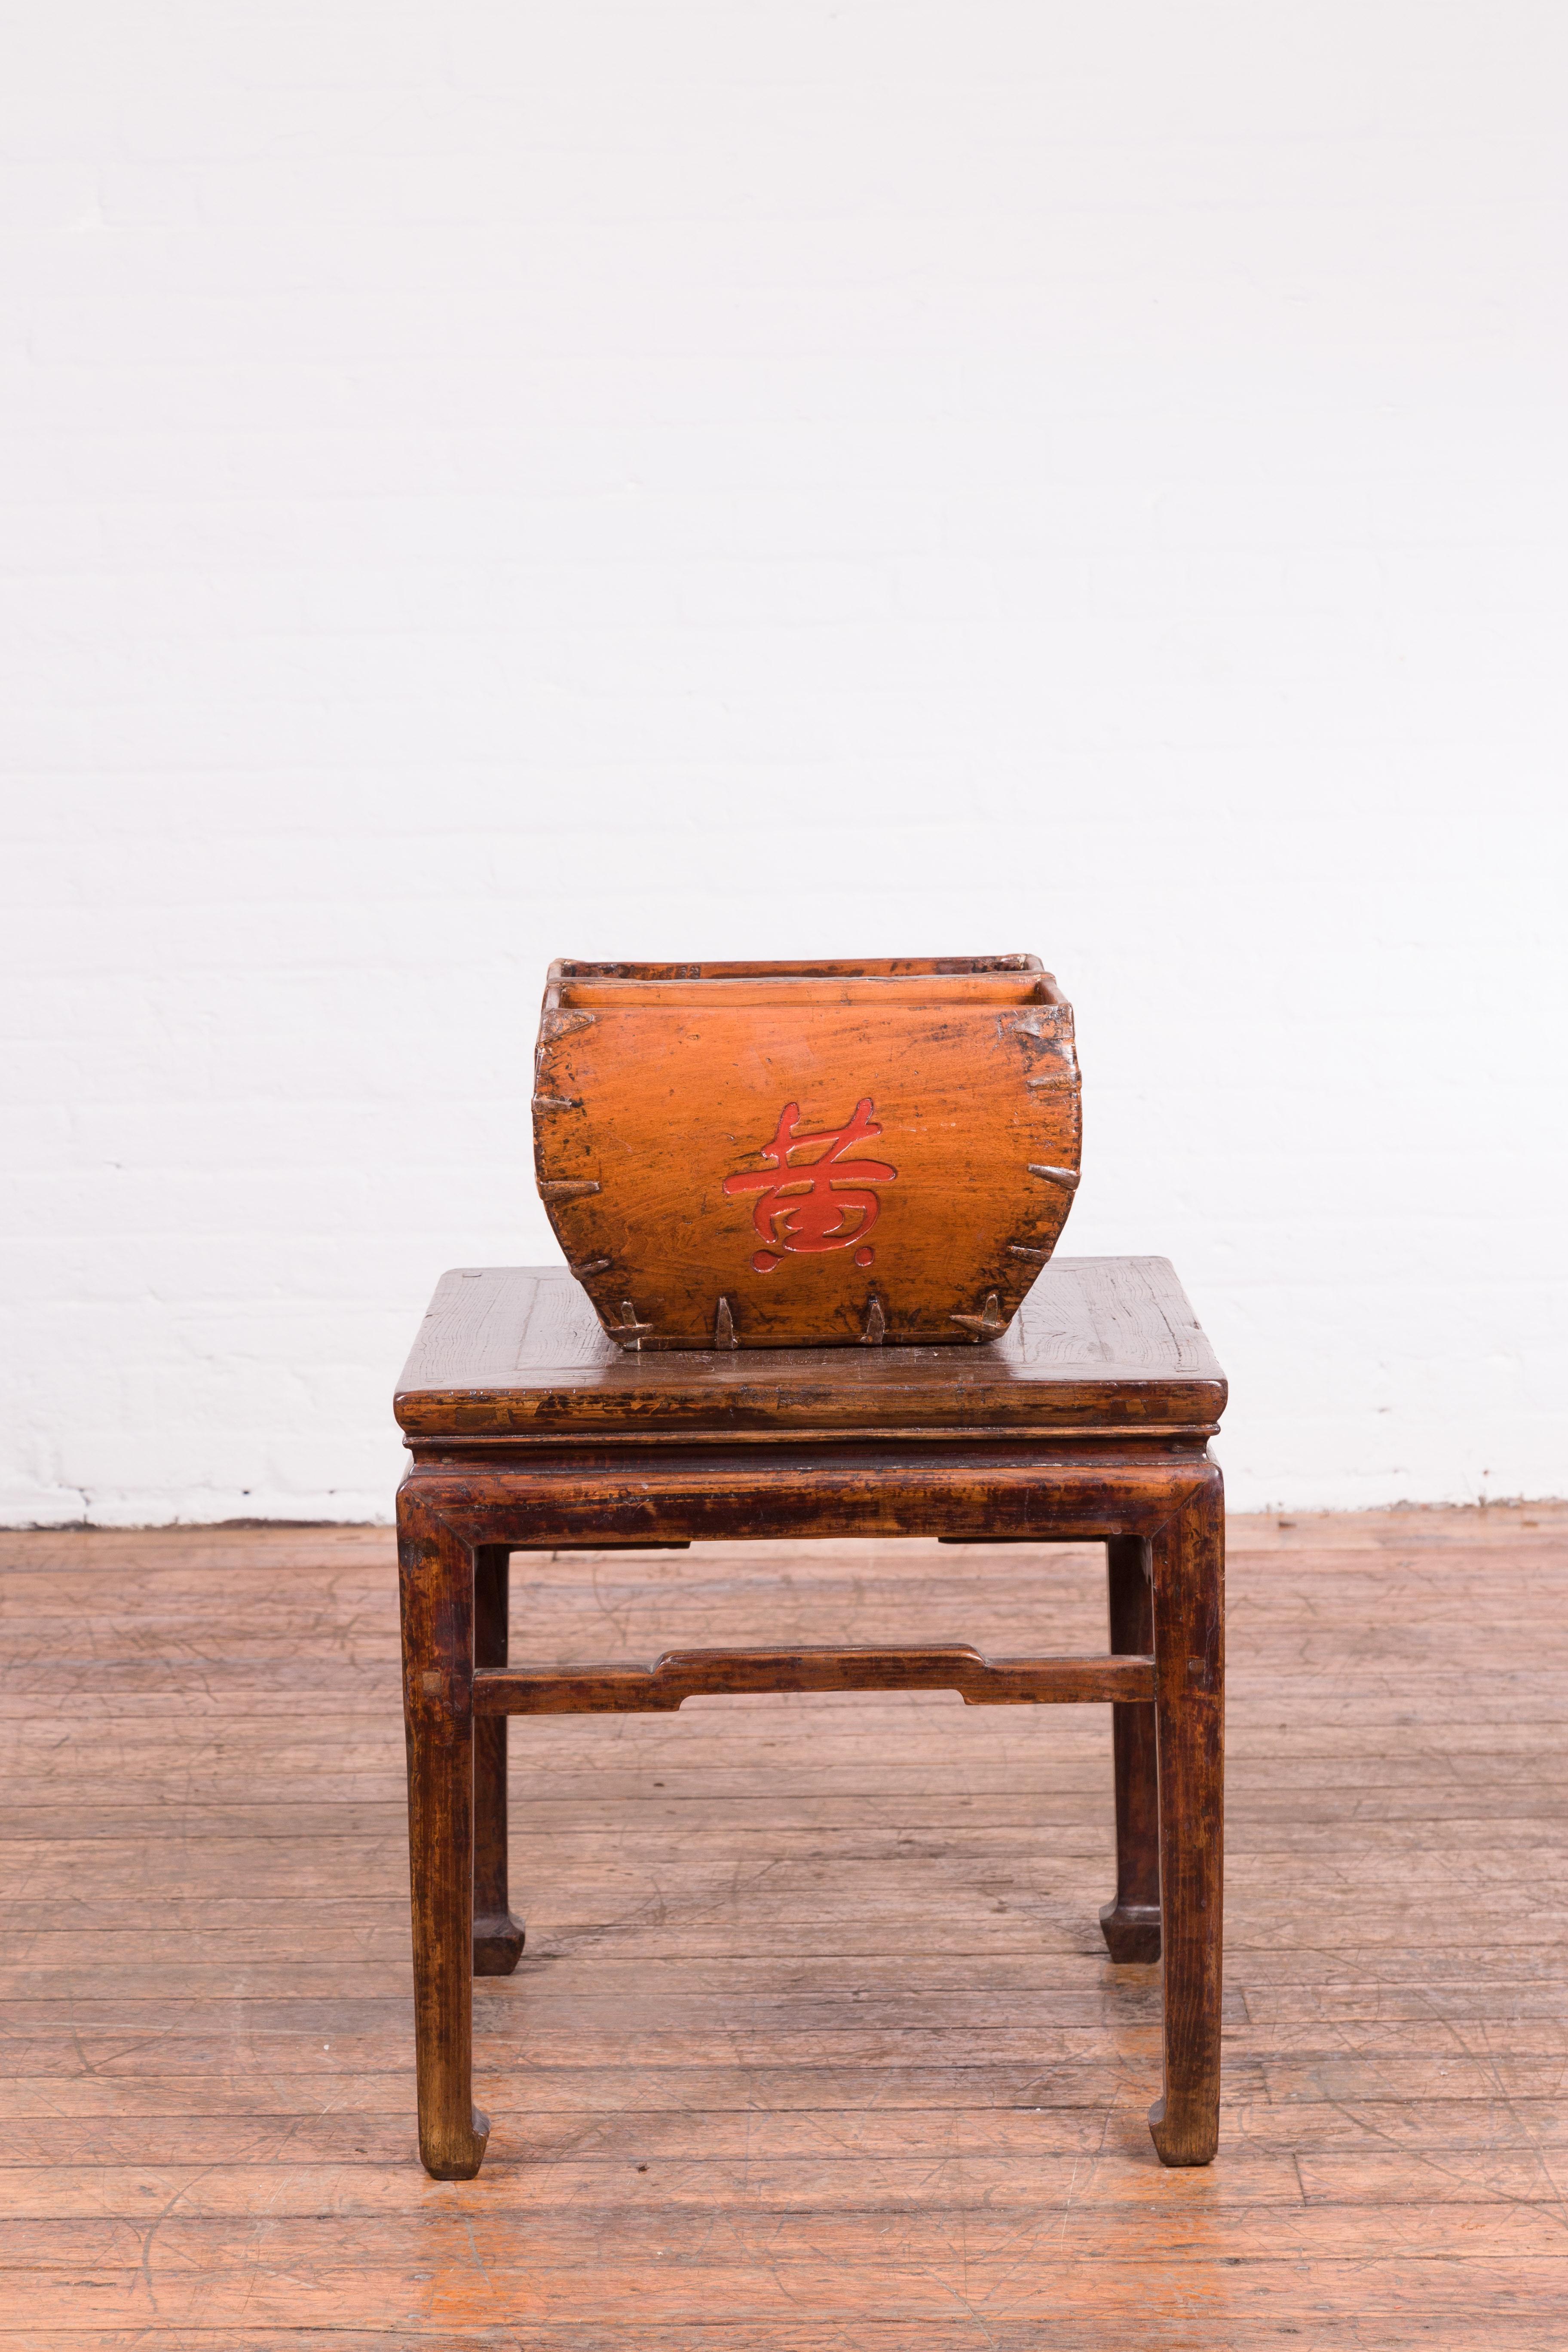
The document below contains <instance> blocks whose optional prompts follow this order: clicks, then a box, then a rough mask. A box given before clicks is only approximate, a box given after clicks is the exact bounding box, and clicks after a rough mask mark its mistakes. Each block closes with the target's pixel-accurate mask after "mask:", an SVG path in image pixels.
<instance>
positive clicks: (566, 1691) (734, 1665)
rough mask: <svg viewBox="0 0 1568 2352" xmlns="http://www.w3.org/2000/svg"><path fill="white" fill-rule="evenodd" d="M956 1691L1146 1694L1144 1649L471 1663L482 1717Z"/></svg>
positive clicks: (979, 1701)
mask: <svg viewBox="0 0 1568 2352" xmlns="http://www.w3.org/2000/svg"><path fill="white" fill-rule="evenodd" d="M898 1690H950V1691H956V1692H957V1693H958V1695H959V1696H960V1697H961V1698H962V1699H963V1702H964V1704H965V1705H966V1706H1041V1705H1047V1704H1050V1703H1052V1702H1055V1703H1056V1704H1058V1705H1068V1706H1071V1705H1081V1704H1082V1703H1084V1702H1085V1701H1094V1700H1097V1699H1112V1700H1115V1699H1121V1700H1132V1701H1138V1700H1152V1698H1153V1696H1154V1661H1153V1659H1152V1657H1151V1656H1142V1657H1110V1656H1107V1657H1103V1658H983V1657H982V1656H981V1655H980V1653H979V1651H978V1650H976V1649H974V1648H973V1647H972V1646H971V1645H970V1644H969V1643H967V1642H952V1643H931V1645H930V1646H929V1647H927V1648H922V1649H910V1647H909V1646H908V1645H907V1644H906V1645H904V1646H902V1647H900V1648H898V1649H874V1648H870V1647H861V1648H851V1647H844V1648H839V1649H799V1648H795V1649H787V1650H759V1649H754V1648H753V1649H745V1650H741V1649H735V1650H667V1651H666V1652H665V1654H664V1655H663V1656H662V1657H660V1658H656V1659H655V1661H654V1663H653V1664H652V1665H651V1666H576V1667H568V1668H566V1669H565V1670H563V1669H562V1668H560V1667H558V1666H514V1667H510V1668H509V1669H507V1670H506V1671H505V1672H502V1671H500V1669H497V1668H494V1667H491V1668H489V1669H483V1668H476V1670H475V1674H474V1710H475V1713H476V1714H479V1715H484V1716H498V1715H499V1716H507V1715H584V1714H602V1715H631V1714H637V1713H647V1712H660V1711H664V1710H667V1709H670V1708H674V1707H679V1706H685V1704H686V1702H687V1700H688V1699H690V1698H738V1697H741V1696H744V1695H746V1694H749V1693H754V1692H758V1691H898Z"/></svg>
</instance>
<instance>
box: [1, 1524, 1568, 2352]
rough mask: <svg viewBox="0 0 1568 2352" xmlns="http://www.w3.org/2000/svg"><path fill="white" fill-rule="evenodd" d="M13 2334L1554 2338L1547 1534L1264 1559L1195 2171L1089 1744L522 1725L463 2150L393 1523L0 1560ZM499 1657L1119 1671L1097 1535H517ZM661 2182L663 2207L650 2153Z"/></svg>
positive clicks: (834, 1708) (1216, 2347) (1088, 1728)
mask: <svg viewBox="0 0 1568 2352" xmlns="http://www.w3.org/2000/svg"><path fill="white" fill-rule="evenodd" d="M0 1548H3V1549H0V1557H3V1558H4V1559H5V1561H6V1562H7V1563H8V1564H9V1565H8V1566H7V1568H6V1570H5V1573H4V1574H3V1575H0V1624H3V1627H4V1638H5V1651H6V1655H7V1658H8V1660H9V1662H10V1663H9V1664H8V1667H7V1670H6V1674H5V1681H4V1685H3V1687H0V1738H3V1741H4V1753H3V1755H0V1790H3V1792H4V1796H5V1807H4V1808H3V1809H0V1925H3V1926H4V1928H5V1942H4V1948H3V1950H0V1964H3V1967H4V1974H3V1976H0V2002H3V2003H4V2004H5V2006H4V2012H3V2021H4V2023H5V2031H6V2064H5V2068H4V2069H3V2070H0V2118H3V2119H4V2129H3V2131H0V2210H3V2212H4V2213H5V2216H6V2217H7V2219H6V2222H5V2227H4V2228H0V2263H3V2264H4V2276H5V2302H4V2306H3V2309H0V2345H3V2344H4V2342H5V2340H6V2339H7V2338H8V2339H9V2340H10V2341H11V2342H13V2343H15V2344H16V2345H17V2347H26V2352H34V2347H39V2352H110V2347H112V2352H132V2347H137V2348H138V2352H372V2347H374V2352H389V2347H390V2352H414V2347H420V2352H424V2347H428V2346H431V2345H439V2346H440V2347H442V2352H468V2347H474V2352H479V2347H485V2352H501V2347H505V2352H513V2347H515V2346H516V2345H517V2344H518V2342H519V2341H520V2340H522V2339H525V2340H526V2341H527V2343H528V2346H529V2352H611V2348H612V2347H613V2352H690V2347H692V2346H693V2345H699V2346H700V2345H705V2344H708V2343H709V2342H712V2343H713V2344H714V2345H715V2346H717V2345H719V2344H724V2345H726V2346H728V2345H729V2344H732V2343H738V2342H743V2343H744V2344H745V2346H746V2352H753V2347H756V2352H850V2347H854V2352H860V2347H863V2346H867V2345H870V2346H873V2347H877V2352H906V2347H909V2346H910V2344H914V2345H917V2346H918V2347H921V2352H1040V2348H1041V2347H1042V2346H1043V2345H1047V2344H1048V2345H1049V2346H1050V2347H1052V2352H1058V2347H1061V2352H1106V2347H1108V2346H1110V2345H1116V2346H1121V2345H1122V2344H1126V2345H1129V2346H1137V2347H1145V2346H1146V2347H1158V2352H1176V2347H1181V2352H1200V2347H1202V2352H1258V2347H1268V2352H1285V2347H1294V2346H1310V2347H1312V2352H1415V2347H1422V2352H1431V2347H1434V2346H1436V2347H1442V2352H1471V2347H1476V2346H1484V2347H1487V2348H1488V2352H1546V2347H1552V2352H1556V2347H1559V2346H1560V2345H1561V2344H1562V2343H1563V2341H1564V2340H1565V2338H1568V2251H1565V2249H1564V2225H1563V2189H1564V2181H1565V2179H1568V2098H1565V2097H1564V2094H1563V2081H1564V2069H1565V2067H1568V1861H1565V1859H1564V1857H1565V1855H1568V1844H1565V1843H1564V1841H1563V1835H1562V1828H1563V1822H1564V1821H1565V1820H1568V1714H1565V1712H1564V1710H1563V1705H1562V1690H1563V1673H1564V1669H1565V1667H1568V1606H1565V1605H1564V1604H1565V1603H1568V1509H1563V1508H1562V1507H1547V1506H1542V1507H1538V1508H1535V1509H1530V1510H1525V1511H1519V1510H1516V1509H1510V1510H1492V1511H1487V1512H1484V1513H1482V1512H1476V1513H1462V1512H1454V1513H1436V1512H1434V1513H1410V1514H1389V1515H1367V1516H1365V1517H1360V1518H1352V1519H1339V1520H1334V1519H1326V1520H1320V1521H1313V1520H1310V1519H1306V1520H1302V1521H1300V1522H1299V1523H1298V1524H1297V1525H1296V1526H1294V1527H1290V1528H1280V1527H1279V1526H1277V1525H1276V1524H1275V1523H1274V1522H1273V1521H1268V1522H1264V1523H1258V1522H1251V1523H1249V1522H1247V1521H1245V1520H1243V1521H1233V1522H1232V1527H1231V1534H1230V1561H1229V1595H1228V1601H1229V1621H1230V1659H1229V1672H1228V1691H1229V1708H1228V1713H1229V1726H1228V1747H1229V1784H1230V1785H1229V1796H1228V1809H1227V1855H1226V1864H1227V1890H1226V1895H1227V1899H1226V1935H1227V1967H1226V2074H1225V2088H1224V2101H1225V2104H1224V2110H1223V2130H1222V2142H1221V2160H1220V2161H1219V2163H1218V2164H1216V2165H1215V2167H1213V2168H1211V2169H1209V2170H1207V2171H1194V2172H1171V2171H1166V2170H1163V2169H1162V2168H1161V2167H1160V2166H1159V2165H1158V2164H1157V2162H1156V2160H1155V2158H1154V2155H1153V2151H1152V2148H1151V2147H1150V2146H1149V2143H1148V2137H1147V2133H1146V2130H1145V2127H1144V2123H1143V2114H1144V2110H1145V2108H1146V2106H1147V2105H1148V2102H1149V2100H1150V2098H1151V2096H1152V2095H1153V2092H1154V2090H1155V2088H1156V2086H1157V2074H1158V2063H1159V2059H1158V2050H1159V2030H1158V2014H1159V2011H1158V2002H1159V1996H1158V1990H1157V1979H1156V1977H1155V1975H1154V1972H1153V1971H1152V1969H1147V1968H1141V1967H1122V1968H1119V1967H1116V1966H1114V1965H1112V1964H1111V1963H1110V1961H1109V1960H1108V1959H1107V1958H1105V1956H1104V1954H1103V1951H1100V1950H1097V1947H1098V1946H1099V1930H1098V1928H1097V1927H1096V1926H1095V1921H1094V1913H1095V1908H1096V1906H1097V1905H1098V1904H1099V1903H1100V1902H1102V1901H1103V1900H1104V1898H1105V1896H1106V1895H1107V1894H1108V1893H1109V1892H1110V1885H1111V1879H1110V1872H1111V1857H1112V1829H1113V1824H1112V1816H1111V1794H1110V1771H1109V1748H1110V1720H1109V1717H1107V1716H1106V1715H1105V1714H1104V1713H1103V1712H1100V1711H1083V1712H1081V1713H1080V1712H1078V1711H1075V1710H1071V1709H1059V1710H1052V1711H1051V1712H1050V1713H1049V1714H1043V1713H1042V1714H1036V1713H1033V1712H1031V1711H1029V1710H1019V1709H1014V1708H997V1709H980V1708H965V1707H964V1706H962V1705H961V1704H960V1703H959V1701H958V1700H957V1698H956V1697H951V1696H935V1695H923V1694H908V1695H901V1696H894V1697H889V1698H877V1699H872V1698H864V1697H858V1696H842V1697H826V1696H824V1697H814V1696H800V1697H787V1698H779V1699H761V1698H742V1699H734V1700H727V1701H697V1702H694V1703H692V1704H690V1705H689V1706H687V1707H686V1708H685V1710H684V1711H683V1713H682V1714H681V1715H680V1716H679V1717H658V1716H628V1717H617V1718H614V1719H604V1718H600V1719H594V1718H584V1717H550V1718H542V1719H540V1720H538V1721H531V1722H529V1723H527V1724H521V1725H519V1726H517V1727H514V1728H513V1731H512V1743H513V1753H512V1759H511V1770H512V1799H511V1836H512V1874H513V1881H514V1884H515V1885H516V1887H517V1889H518V1892H519V1895H520V1896H521V1906H520V1907H523V1908H525V1910H526V1915H527V1918H528V1924H529V1945H528V1949H527V1950H526V1952H525V1953H524V1955H523V1958H522V1961H521V1967H520V1969H519V1971H518V1973H517V1974H516V1975H515V1976H513V1977H511V1978H510V1979H488V1980H487V1979H481V1980H479V1982H478V1983H476V1984H475V1986H474V1989H473V2002H474V2011H475V2021H476V2032H477V2037H478V2045H479V2051H480V2052H481V2053H482V2064H483V2080H484V2087H485V2095H486V2100H487V2103H488V2105H489V2112H490V2115H491V2117H492V2123H493V2126H494V2130H493V2139H492V2148H491V2153H490V2154H489V2157H488V2158H487V2159H486V2166H485V2169H484V2171H483V2172H482V2173H481V2174H480V2176H479V2179H477V2180H475V2181H473V2182H472V2183H468V2184H437V2183H435V2182H432V2181H430V2180H429V2179H426V2176H425V2174H424V2172H423V2171H422V2170H421V2169H420V2167H419V2165H418V2162H417V2160H416V2157H415V2155H414V2152H413V2147H412V2118H413V2105H414V2098H413V2092H414V2082H413V2065H412V2043H411V2035H410V2016H411V2000H412V1992H411V1984H410V1977H409V1969H408V1924H407V1920H408V1915H407V1886H406V1847H405V1834H404V1804H405V1799H404V1787H403V1743H402V1728H401V1724H400V1722H399V1719H398V1709H397V1704H396V1659H397V1654H398V1643H397V1626H396V1604H395V1567H394V1562H393V1559H392V1552H391V1546H390V1540H389V1538H388V1536H387V1534H386V1532H385V1531H384V1530H372V1531H360V1530H345V1529H331V1528H323V1529H311V1530H276V1531H270V1530H259V1531H254V1532H251V1531H241V1530H215V1531H212V1532H210V1533H208V1532H205V1531H199V1530H197V1531H187V1532H182V1533H179V1534H173V1533H153V1534H137V1535H100V1536H71V1535H66V1536H27V1537H18V1536H10V1537H4V1538H0ZM511 1577H512V1583H513V1615H514V1634H513V1649H514V1651H515V1652H516V1653H518V1654H524V1655H527V1656H529V1657H531V1658H534V1657H538V1658H544V1659H554V1660H558V1661H560V1662H562V1663H563V1664H569V1663H572V1662H574V1661H580V1660H583V1659H591V1658H595V1657H603V1656H605V1655H607V1654H609V1655H613V1654H624V1655H626V1656H627V1657H632V1658H635V1657H638V1656H643V1657H646V1656H648V1655H651V1654H653V1653H654V1652H655V1651H656V1650H657V1649H658V1648H659V1647H660V1646H662V1645H664V1644H666V1643H669V1642H671V1641H675V1642H679V1643H683V1644H690V1645H700V1644H711V1643H738V1642H742V1641H746V1640H751V1639H755V1638H758V1636H759V1633H760V1634H761V1636H762V1638H764V1639H767V1640H770V1641H777V1642H779V1643H786V1642H797V1643H798V1642H810V1641H813V1640H816V1641H820V1640H822V1639H823V1638H825V1635H828V1634H830V1635H831V1636H832V1637H833V1638H835V1639H839V1640H842V1641H844V1642H846V1643H879V1642H886V1641H889V1640H895V1639H896V1640H908V1639H909V1638H910V1633H911V1629H912V1631H913V1633H914V1634H915V1635H916V1636H917V1637H918V1638H921V1639H931V1640H932V1641H935V1640H939V1639H942V1637H943V1636H951V1635H952V1632H953V1631H954V1629H955V1627H957V1626H959V1625H960V1624H962V1629H963V1633H965V1634H966V1635H968V1636H969V1637H970V1638H971V1639H973V1640H974V1641H975V1642H976V1643H981V1644H983V1645H984V1647H985V1648H987V1649H988V1650H995V1651H1007V1650H1017V1649H1020V1648H1022V1647H1025V1646H1026V1645H1028V1644H1031V1643H1040V1644H1047V1643H1048V1645H1049V1646H1050V1647H1051V1648H1053V1649H1057V1648H1059V1649H1061V1650H1064V1651H1069V1650H1074V1649H1085V1650H1088V1649H1094V1648H1098V1647H1100V1646H1101V1645H1103V1643H1104V1640H1105V1605H1104V1578H1103V1570H1102V1568H1101V1564H1100V1558H1099V1555H1098V1554H1089V1553H1088V1552H1085V1551H1052V1550H1040V1549H1030V1548H1029V1547H1026V1546H1017V1547H1010V1548H1008V1549H1005V1550H995V1551H987V1550H984V1549H979V1548H976V1549H973V1550H965V1549H953V1550H942V1549H938V1547H937V1546H936V1545H934V1544H931V1545H918V1544H917V1545H909V1546H901V1545H887V1546H878V1545H876V1544H872V1543H866V1544H851V1545H843V1546H839V1547H837V1548H835V1549H834V1550H833V1551H831V1552H824V1553H818V1554H812V1553H809V1552H802V1551H801V1550H799V1549H796V1548H793V1547H785V1546H776V1547H771V1548H751V1547H746V1548H741V1547H734V1548H731V1549H718V1548H705V1547H699V1548H697V1549H694V1550H693V1551H692V1552H690V1553H689V1554H686V1555H673V1556H665V1555H660V1554H657V1553H651V1554H647V1555H643V1556H631V1555H620V1556H614V1557H609V1556H606V1557H601V1558H598V1559H587V1560H584V1559H583V1558H582V1557H581V1556H579V1557H576V1558H574V1559H566V1558H562V1559H551V1558H550V1557H548V1556H541V1557H539V1558H537V1559H523V1558H521V1556H519V1557H514V1559H513V1561H512V1567H511ZM644 2167H646V2170H645V2169H642V2168H644Z"/></svg>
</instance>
